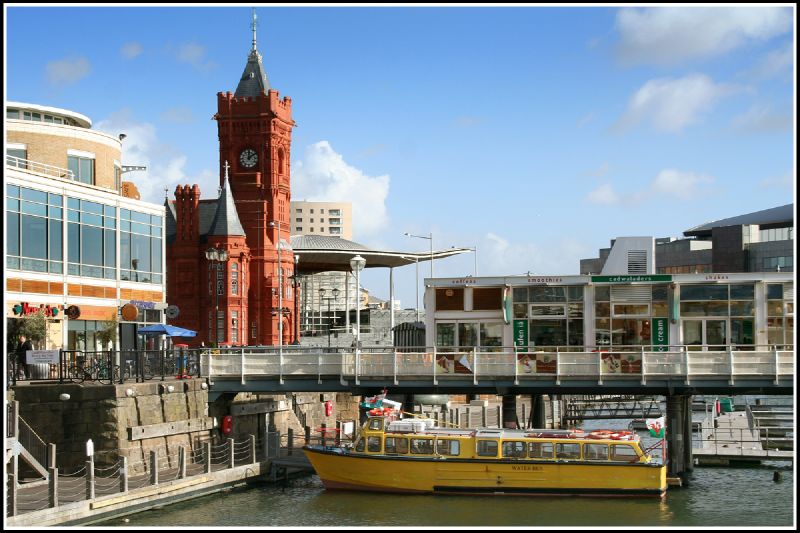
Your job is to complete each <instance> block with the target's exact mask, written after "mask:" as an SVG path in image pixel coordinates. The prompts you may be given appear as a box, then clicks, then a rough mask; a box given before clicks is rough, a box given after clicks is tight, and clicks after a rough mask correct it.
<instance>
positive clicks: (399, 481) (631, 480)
mask: <svg viewBox="0 0 800 533" xmlns="http://www.w3.org/2000/svg"><path fill="white" fill-rule="evenodd" d="M304 451H305V453H306V456H307V457H308V459H309V461H311V464H312V465H313V466H314V469H315V470H316V472H317V475H319V477H320V479H321V480H322V482H323V484H324V485H325V488H326V489H335V490H360V491H371V492H394V493H417V494H429V493H449V494H492V495H543V496H575V495H581V496H621V497H634V496H638V497H663V496H664V495H665V494H666V489H667V481H666V467H665V466H663V465H655V464H644V463H641V464H630V463H621V464H619V463H618V464H610V463H603V464H598V463H594V464H592V463H591V462H589V461H531V460H524V461H520V460H504V459H497V460H484V459H481V460H477V461H476V460H470V459H453V458H439V457H432V458H418V457H399V456H386V455H365V454H354V453H348V452H345V451H343V450H340V449H337V448H333V449H322V448H315V447H306V448H304Z"/></svg>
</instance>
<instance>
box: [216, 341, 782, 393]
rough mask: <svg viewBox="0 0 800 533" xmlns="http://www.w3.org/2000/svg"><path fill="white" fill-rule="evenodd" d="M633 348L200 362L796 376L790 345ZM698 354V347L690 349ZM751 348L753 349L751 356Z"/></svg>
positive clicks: (298, 355)
mask: <svg viewBox="0 0 800 533" xmlns="http://www.w3.org/2000/svg"><path fill="white" fill-rule="evenodd" d="M634 348H635V349H631V347H629V348H628V349H627V350H626V349H622V348H620V349H615V350H614V351H613V352H607V351H603V350H591V351H561V350H560V349H559V347H556V350H555V351H549V350H539V349H537V350H528V351H520V350H517V349H514V348H513V347H475V348H466V349H465V348H452V349H449V350H448V351H443V349H442V348H439V347H417V348H413V347H403V348H397V349H395V348H391V347H388V348H387V347H374V348H364V349H362V350H355V351H354V350H352V349H350V350H343V349H337V350H331V351H327V350H323V349H319V348H317V349H309V348H305V347H297V348H295V347H292V349H288V347H284V349H283V350H282V351H278V350H277V349H276V348H272V347H239V348H220V349H214V350H206V351H205V353H204V355H203V356H202V361H203V363H202V365H201V367H202V368H201V375H202V376H203V377H209V378H214V377H220V378H226V377H238V378H240V379H241V380H242V383H244V382H245V381H246V379H247V378H248V377H269V376H279V377H281V379H282V378H283V377H284V376H293V377H312V376H316V377H317V378H318V379H319V380H321V379H322V377H323V376H328V377H330V376H339V377H340V379H345V378H347V379H353V378H355V379H356V383H358V379H359V378H385V379H387V380H388V379H392V380H393V381H394V383H398V380H401V379H419V378H424V377H428V378H430V379H432V380H433V382H434V383H437V382H438V380H447V379H454V378H461V379H464V378H465V377H467V378H470V379H472V380H473V381H474V382H475V383H477V382H478V380H480V379H513V380H514V382H515V383H519V382H521V381H524V380H535V379H540V378H544V377H547V378H551V379H552V378H554V379H555V380H556V382H557V383H558V382H560V380H562V379H573V378H580V379H587V378H589V379H595V380H597V381H598V384H602V382H603V380H604V379H626V378H633V379H637V380H640V381H641V383H642V384H643V385H644V384H646V383H647V380H648V379H668V378H683V379H684V380H685V381H686V382H687V383H689V382H691V381H693V380H703V379H719V378H725V379H727V380H728V382H729V384H731V385H733V384H735V382H736V380H737V379H742V378H753V377H756V378H770V379H772V380H774V383H775V384H777V383H778V381H779V380H780V379H781V378H790V377H792V376H793V375H794V349H793V346H784V347H783V348H788V349H782V350H778V349H766V348H767V347H755V346H750V347H748V349H746V350H739V349H734V348H733V347H729V348H727V349H725V350H697V351H695V350H691V349H689V347H687V346H669V347H664V348H665V351H653V350H652V349H651V348H649V347H641V346H637V347H634ZM692 348H694V347H692ZM750 348H752V349H750Z"/></svg>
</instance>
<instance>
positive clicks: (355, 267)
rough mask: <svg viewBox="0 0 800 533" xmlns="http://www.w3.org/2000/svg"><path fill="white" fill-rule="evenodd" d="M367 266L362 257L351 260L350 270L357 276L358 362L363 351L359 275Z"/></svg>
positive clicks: (358, 256)
mask: <svg viewBox="0 0 800 533" xmlns="http://www.w3.org/2000/svg"><path fill="white" fill-rule="evenodd" d="M366 264H367V260H366V259H364V258H363V257H361V256H360V255H357V256H355V257H354V258H352V259H351V260H350V268H351V269H352V271H353V272H354V273H355V275H356V360H358V353H359V351H360V349H361V290H360V287H361V284H360V282H359V275H360V273H361V271H362V270H363V269H364V265H366Z"/></svg>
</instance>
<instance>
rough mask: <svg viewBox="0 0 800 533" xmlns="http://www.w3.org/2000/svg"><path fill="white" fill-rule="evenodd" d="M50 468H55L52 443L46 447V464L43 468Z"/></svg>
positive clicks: (54, 453) (54, 447)
mask: <svg viewBox="0 0 800 533" xmlns="http://www.w3.org/2000/svg"><path fill="white" fill-rule="evenodd" d="M51 466H56V445H55V444H52V443H50V444H48V445H47V464H46V465H45V467H46V468H50V467H51Z"/></svg>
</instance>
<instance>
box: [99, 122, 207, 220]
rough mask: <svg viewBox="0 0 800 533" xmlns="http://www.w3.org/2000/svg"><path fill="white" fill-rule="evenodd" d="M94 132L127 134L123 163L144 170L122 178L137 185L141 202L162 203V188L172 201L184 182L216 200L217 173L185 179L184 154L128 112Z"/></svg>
mask: <svg viewBox="0 0 800 533" xmlns="http://www.w3.org/2000/svg"><path fill="white" fill-rule="evenodd" d="M94 129H97V130H100V131H104V132H106V133H109V134H111V135H115V136H116V135H119V134H120V133H124V134H125V135H126V137H125V140H123V141H122V158H123V161H122V163H123V164H125V165H144V166H146V167H147V171H145V172H140V171H134V172H130V173H126V174H124V175H123V179H124V180H125V181H131V182H133V183H134V184H135V185H136V188H137V189H138V191H139V194H140V195H141V199H142V200H144V201H147V202H153V203H159V204H160V203H163V202H164V196H165V192H164V189H165V188H166V189H167V192H168V194H167V195H168V196H169V197H170V198H174V192H175V186H176V185H178V184H180V185H184V184H187V183H192V184H193V183H197V184H198V185H199V186H200V193H201V195H202V196H203V197H204V198H216V196H217V188H218V186H219V182H218V179H219V177H218V175H217V174H216V172H213V171H204V172H203V173H201V175H200V176H199V179H195V180H192V179H191V178H189V177H187V175H186V171H185V166H186V159H187V158H186V155H185V154H181V153H178V152H177V151H176V150H175V149H174V148H173V147H171V146H169V145H168V144H165V143H164V142H163V141H162V140H161V139H159V137H158V133H157V131H156V128H155V126H154V125H153V124H150V123H149V122H140V121H137V120H136V119H135V117H134V116H133V114H132V113H131V111H130V110H128V109H123V110H121V111H117V112H115V113H112V114H111V116H109V117H108V118H105V119H103V120H100V121H99V122H98V123H97V124H96V125H95V127H94Z"/></svg>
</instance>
